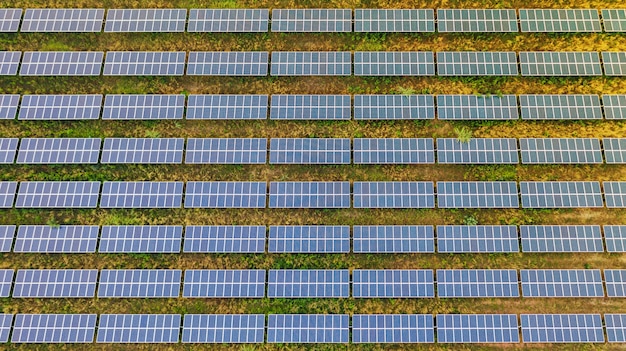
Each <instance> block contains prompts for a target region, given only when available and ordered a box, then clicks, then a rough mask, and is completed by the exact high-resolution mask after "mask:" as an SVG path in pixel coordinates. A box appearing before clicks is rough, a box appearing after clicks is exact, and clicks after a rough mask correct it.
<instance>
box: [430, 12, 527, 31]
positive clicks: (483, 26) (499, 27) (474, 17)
mask: <svg viewBox="0 0 626 351" xmlns="http://www.w3.org/2000/svg"><path fill="white" fill-rule="evenodd" d="M437 31H438V32H440V33H442V32H461V33H468V32H489V33H497V32H500V33H502V32H517V13H516V12H515V10H513V9H506V10H500V9H439V10H437Z"/></svg>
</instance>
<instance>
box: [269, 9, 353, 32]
mask: <svg viewBox="0 0 626 351" xmlns="http://www.w3.org/2000/svg"><path fill="white" fill-rule="evenodd" d="M351 31H352V10H351V9H273V10H272V32H351Z"/></svg>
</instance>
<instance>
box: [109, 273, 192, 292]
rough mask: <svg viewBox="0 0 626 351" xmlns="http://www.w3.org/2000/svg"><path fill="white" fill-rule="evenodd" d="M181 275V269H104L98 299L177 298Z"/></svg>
mask: <svg viewBox="0 0 626 351" xmlns="http://www.w3.org/2000/svg"><path fill="white" fill-rule="evenodd" d="M181 275H182V271H181V270H179V269H103V270H102V272H100V280H99V281H98V298H107V297H122V298H151V297H152V298H175V297H178V295H179V294H180V279H181Z"/></svg>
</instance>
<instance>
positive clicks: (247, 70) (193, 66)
mask: <svg viewBox="0 0 626 351" xmlns="http://www.w3.org/2000/svg"><path fill="white" fill-rule="evenodd" d="M268 58H269V53H268V52H267V51H242V52H223V51H191V52H190V53H189V60H188V61H187V75H189V76H266V75H267V65H268ZM183 59H184V58H183Z"/></svg>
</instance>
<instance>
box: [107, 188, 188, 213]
mask: <svg viewBox="0 0 626 351" xmlns="http://www.w3.org/2000/svg"><path fill="white" fill-rule="evenodd" d="M182 200H183V182H104V185H103V186H102V199H101V200H100V208H180V206H181V205H182Z"/></svg>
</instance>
